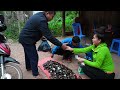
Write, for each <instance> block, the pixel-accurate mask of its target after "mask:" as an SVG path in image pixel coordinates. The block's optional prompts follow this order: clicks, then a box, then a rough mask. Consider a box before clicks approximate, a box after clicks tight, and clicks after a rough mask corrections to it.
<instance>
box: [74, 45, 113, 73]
mask: <svg viewBox="0 0 120 90" xmlns="http://www.w3.org/2000/svg"><path fill="white" fill-rule="evenodd" d="M90 51H92V54H93V60H92V61H89V60H84V63H85V64H86V65H89V66H91V67H95V68H99V69H101V70H103V71H104V72H114V63H113V59H112V56H111V53H110V51H109V49H108V47H107V44H106V43H101V44H100V45H98V46H97V47H95V45H91V46H89V47H86V48H74V49H73V53H75V54H78V53H87V52H90Z"/></svg>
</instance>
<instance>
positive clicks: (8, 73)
mask: <svg viewBox="0 0 120 90" xmlns="http://www.w3.org/2000/svg"><path fill="white" fill-rule="evenodd" d="M4 72H5V73H4V75H3V76H1V79H23V73H22V70H21V68H20V67H19V66H18V65H17V64H16V63H12V62H8V63H5V66H4Z"/></svg>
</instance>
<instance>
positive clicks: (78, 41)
mask: <svg viewBox="0 0 120 90" xmlns="http://www.w3.org/2000/svg"><path fill="white" fill-rule="evenodd" d="M72 41H73V42H74V43H80V38H79V37H78V36H74V37H73V38H72Z"/></svg>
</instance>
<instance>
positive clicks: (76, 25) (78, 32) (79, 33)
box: [72, 23, 85, 40]
mask: <svg viewBox="0 0 120 90" xmlns="http://www.w3.org/2000/svg"><path fill="white" fill-rule="evenodd" d="M72 28H73V34H74V36H79V37H80V40H81V39H82V38H84V37H85V35H83V33H82V28H81V24H80V23H73V24H72Z"/></svg>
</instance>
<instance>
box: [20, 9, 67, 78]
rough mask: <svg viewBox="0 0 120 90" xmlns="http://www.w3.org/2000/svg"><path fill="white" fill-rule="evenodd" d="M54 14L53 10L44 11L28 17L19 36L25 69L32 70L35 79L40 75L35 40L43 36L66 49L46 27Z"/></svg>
mask: <svg viewBox="0 0 120 90" xmlns="http://www.w3.org/2000/svg"><path fill="white" fill-rule="evenodd" d="M54 15H55V11H44V12H38V13H36V14H34V15H33V16H31V17H30V18H29V19H28V21H27V22H26V24H25V26H24V28H23V29H22V31H21V33H20V36H19V42H20V43H21V44H22V46H23V48H24V53H25V64H26V69H27V71H29V70H32V74H33V76H34V77H35V78H37V79H40V75H39V72H38V53H37V50H36V45H35V44H36V42H37V41H39V40H40V39H41V38H42V36H44V37H46V38H47V40H49V41H50V42H51V43H53V44H54V45H57V46H60V47H61V48H63V49H64V50H65V49H66V45H65V44H62V43H61V42H60V41H59V40H58V39H56V38H55V37H53V36H52V34H51V32H50V30H49V28H48V21H51V20H52V19H53V17H54Z"/></svg>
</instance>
